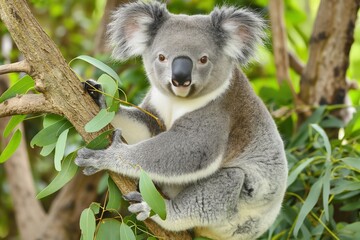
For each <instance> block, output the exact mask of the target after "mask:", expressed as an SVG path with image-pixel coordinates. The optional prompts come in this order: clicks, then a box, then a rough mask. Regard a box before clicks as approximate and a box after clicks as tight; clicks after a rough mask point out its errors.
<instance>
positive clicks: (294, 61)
mask: <svg viewBox="0 0 360 240" xmlns="http://www.w3.org/2000/svg"><path fill="white" fill-rule="evenodd" d="M288 56H289V64H290V67H291V68H292V69H293V70H294V71H295V72H296V73H297V74H299V75H300V76H301V75H302V74H303V71H304V68H305V66H304V64H303V63H302V62H301V61H300V59H298V58H297V57H296V56H295V54H294V53H292V52H288Z"/></svg>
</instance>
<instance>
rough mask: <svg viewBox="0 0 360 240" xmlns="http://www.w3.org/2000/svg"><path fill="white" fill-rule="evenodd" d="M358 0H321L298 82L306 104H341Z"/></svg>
mask: <svg viewBox="0 0 360 240" xmlns="http://www.w3.org/2000/svg"><path fill="white" fill-rule="evenodd" d="M359 6H360V0H343V1H337V0H322V1H321V2H320V6H319V10H318V14H317V17H316V21H315V24H314V29H313V32H312V36H311V40H310V49H309V51H310V52H309V61H308V62H307V64H306V67H305V69H304V72H303V75H302V77H301V82H300V87H301V90H300V98H301V100H302V101H303V102H304V103H306V104H308V105H319V104H344V103H345V100H346V96H347V90H348V88H347V83H346V70H347V68H348V66H349V52H350V48H351V45H352V43H353V41H354V36H353V34H354V27H355V21H356V18H357V13H358V10H359Z"/></svg>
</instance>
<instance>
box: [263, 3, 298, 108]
mask: <svg viewBox="0 0 360 240" xmlns="http://www.w3.org/2000/svg"><path fill="white" fill-rule="evenodd" d="M269 9H270V20H271V30H272V42H273V52H274V60H275V66H276V79H277V81H278V83H279V84H282V83H283V82H286V83H287V85H288V86H289V88H290V91H291V94H292V97H293V100H294V103H295V104H298V103H299V98H298V95H297V94H296V91H295V88H294V86H293V84H292V82H291V79H290V75H289V65H290V62H289V54H288V50H287V35H286V28H285V20H284V1H283V0H270V1H269Z"/></svg>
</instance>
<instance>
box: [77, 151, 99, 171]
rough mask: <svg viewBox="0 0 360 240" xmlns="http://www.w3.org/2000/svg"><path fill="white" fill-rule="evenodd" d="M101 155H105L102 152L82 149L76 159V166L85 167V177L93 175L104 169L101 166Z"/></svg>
mask: <svg viewBox="0 0 360 240" xmlns="http://www.w3.org/2000/svg"><path fill="white" fill-rule="evenodd" d="M101 155H103V153H102V151H101V150H100V151H99V150H91V149H88V148H83V149H80V150H79V151H78V155H77V157H76V159H75V164H76V165H78V166H79V167H84V170H83V173H84V174H85V175H92V174H94V173H96V172H98V171H100V170H102V169H103V167H102V166H101V161H102V158H101Z"/></svg>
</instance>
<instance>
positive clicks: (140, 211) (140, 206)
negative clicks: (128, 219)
mask: <svg viewBox="0 0 360 240" xmlns="http://www.w3.org/2000/svg"><path fill="white" fill-rule="evenodd" d="M128 210H129V211H130V212H132V213H135V214H136V219H137V220H139V221H144V220H145V219H147V218H149V216H150V211H151V208H150V206H149V205H148V204H147V203H146V202H144V201H142V202H141V203H135V204H131V205H130V206H129V208H128Z"/></svg>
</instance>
